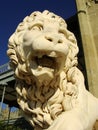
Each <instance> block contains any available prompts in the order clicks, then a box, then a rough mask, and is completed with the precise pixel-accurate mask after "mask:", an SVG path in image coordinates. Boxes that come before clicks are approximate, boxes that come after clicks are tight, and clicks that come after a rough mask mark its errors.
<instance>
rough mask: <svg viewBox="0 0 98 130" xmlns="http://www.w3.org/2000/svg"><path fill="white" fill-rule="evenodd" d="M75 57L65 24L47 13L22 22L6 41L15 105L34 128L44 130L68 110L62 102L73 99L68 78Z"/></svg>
mask: <svg viewBox="0 0 98 130" xmlns="http://www.w3.org/2000/svg"><path fill="white" fill-rule="evenodd" d="M77 53H78V47H77V41H76V39H75V36H74V34H73V33H71V32H70V31H69V30H68V29H67V24H66V22H65V21H64V20H63V18H61V17H59V16H57V15H55V14H54V13H52V12H49V11H44V12H42V13H41V12H33V13H32V14H31V15H30V16H27V17H26V18H24V20H23V22H21V23H20V24H19V25H18V27H17V29H16V31H15V33H14V34H13V35H12V36H11V37H10V38H9V44H8V51H7V54H8V56H9V57H10V63H11V67H12V68H13V70H14V72H15V76H16V90H17V93H18V103H19V105H20V107H21V108H22V110H23V112H24V115H25V116H26V117H27V119H28V120H29V122H31V124H32V125H33V126H34V127H36V126H37V127H41V128H47V127H48V126H49V125H50V124H51V123H52V122H53V120H54V119H55V118H56V117H57V116H58V115H59V114H60V113H62V112H63V111H65V110H67V109H71V106H70V105H69V106H68V105H66V104H67V101H66V99H68V100H71V97H72V95H73V94H74V95H75V93H76V86H75V85H74V84H73V83H71V82H70V80H69V81H68V79H69V76H68V75H70V74H69V73H70V71H69V70H71V68H72V67H75V66H76V65H77ZM66 88H67V91H66ZM71 88H73V89H72V91H71V93H70V90H71ZM65 91H66V92H65ZM66 93H68V94H66ZM65 97H66V99H65ZM63 102H66V103H63ZM66 106H68V107H66Z"/></svg>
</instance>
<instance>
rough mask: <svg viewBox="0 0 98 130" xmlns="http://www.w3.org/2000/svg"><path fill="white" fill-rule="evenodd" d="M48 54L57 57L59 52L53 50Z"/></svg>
mask: <svg viewBox="0 0 98 130" xmlns="http://www.w3.org/2000/svg"><path fill="white" fill-rule="evenodd" d="M48 56H50V57H57V54H56V52H54V51H52V52H51V53H50V54H49V55H48Z"/></svg>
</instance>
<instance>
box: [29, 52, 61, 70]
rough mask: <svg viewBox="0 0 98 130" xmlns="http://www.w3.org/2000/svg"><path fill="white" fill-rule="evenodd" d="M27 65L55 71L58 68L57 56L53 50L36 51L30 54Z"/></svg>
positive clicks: (34, 68) (32, 67) (37, 68)
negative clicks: (46, 51)
mask: <svg viewBox="0 0 98 130" xmlns="http://www.w3.org/2000/svg"><path fill="white" fill-rule="evenodd" d="M28 63H29V67H30V68H31V69H33V70H41V69H42V68H43V69H44V68H45V69H48V70H52V71H56V70H57V69H58V66H59V65H58V63H59V62H58V56H57V54H56V53H54V52H50V53H49V52H48V53H42V52H40V53H39V52H37V53H34V54H33V55H31V56H30V58H29V62H28Z"/></svg>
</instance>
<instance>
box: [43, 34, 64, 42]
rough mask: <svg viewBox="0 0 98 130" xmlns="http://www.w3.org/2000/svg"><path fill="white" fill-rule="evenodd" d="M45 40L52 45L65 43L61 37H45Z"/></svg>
mask: <svg viewBox="0 0 98 130" xmlns="http://www.w3.org/2000/svg"><path fill="white" fill-rule="evenodd" d="M45 39H46V40H47V41H48V42H50V43H56V44H57V43H63V40H62V39H61V38H60V37H59V36H45Z"/></svg>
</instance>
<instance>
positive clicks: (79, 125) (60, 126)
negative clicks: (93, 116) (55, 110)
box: [46, 110, 88, 130]
mask: <svg viewBox="0 0 98 130" xmlns="http://www.w3.org/2000/svg"><path fill="white" fill-rule="evenodd" d="M87 124H88V119H87V117H86V116H85V114H83V113H82V112H81V111H79V110H71V111H67V112H64V113H62V114H61V115H60V116H58V118H57V119H56V120H55V121H54V122H53V123H52V124H51V126H50V127H49V128H48V129H46V130H87V129H86V128H87Z"/></svg>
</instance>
